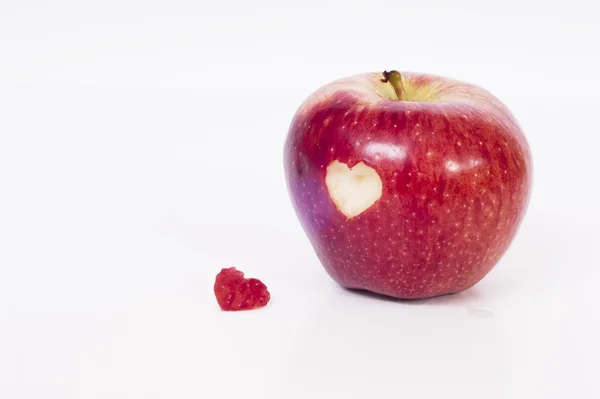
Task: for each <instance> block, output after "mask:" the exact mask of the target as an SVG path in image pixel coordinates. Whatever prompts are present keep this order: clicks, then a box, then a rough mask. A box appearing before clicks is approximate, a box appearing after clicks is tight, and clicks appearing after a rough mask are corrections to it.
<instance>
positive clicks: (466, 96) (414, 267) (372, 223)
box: [284, 72, 532, 299]
mask: <svg viewBox="0 0 600 399" xmlns="http://www.w3.org/2000/svg"><path fill="white" fill-rule="evenodd" d="M402 76H403V79H404V81H405V83H406V84H407V85H411V87H412V88H416V89H418V88H419V87H423V88H425V89H424V90H431V91H432V92H434V93H435V98H436V101H435V102H409V101H397V100H390V99H387V98H385V97H384V96H385V95H388V94H389V92H385V91H386V90H388V89H389V88H388V87H386V86H385V85H383V83H382V82H381V81H380V79H381V74H379V73H371V74H364V75H357V76H353V77H350V78H346V79H342V80H339V81H336V82H333V83H332V84H330V85H327V86H324V87H322V88H321V89H319V90H317V91H316V92H315V93H313V94H312V95H311V96H310V97H309V98H308V99H307V100H306V101H305V102H304V103H303V104H302V105H301V107H300V108H299V109H298V111H297V113H296V115H295V116H294V118H293V121H292V123H291V126H290V129H289V132H288V136H287V140H286V143H285V148H284V166H285V176H286V180H287V184H288V190H289V193H290V198H291V200H292V203H293V206H294V209H295V211H296V213H297V215H298V217H299V220H300V223H301V225H302V227H303V229H304V230H305V232H306V234H307V235H308V238H309V240H310V242H311V244H312V246H313V247H314V249H315V251H316V254H317V256H318V258H319V260H320V261H321V263H322V265H323V266H324V268H325V270H326V271H327V272H328V273H329V275H330V276H331V277H332V278H333V279H334V280H335V281H337V282H338V283H339V284H341V285H342V286H344V287H348V288H355V289H363V290H368V291H372V292H375V293H379V294H383V295H387V296H391V297H396V298H406V299H417V298H428V297H434V296H438V295H444V294H449V293H456V292H460V291H463V290H465V289H467V288H469V287H471V286H473V285H475V284H476V283H477V282H479V281H480V280H481V279H482V278H483V277H484V276H485V275H486V274H487V273H488V272H489V271H490V270H491V269H492V268H493V267H494V266H495V265H496V264H497V262H498V260H499V259H500V258H501V257H502V255H503V254H504V253H505V252H506V250H507V249H508V247H509V245H510V244H511V242H512V240H513V238H514V236H515V233H516V232H517V230H518V228H519V225H520V223H521V221H522V219H523V217H524V215H525V212H526V209H527V205H528V202H529V197H530V191H531V185H532V161H531V154H530V149H529V146H528V144H527V141H526V139H525V136H524V135H523V133H522V131H521V129H520V127H519V125H518V123H517V121H516V120H515V118H514V117H513V115H512V114H511V113H510V111H509V110H508V109H507V108H506V107H505V106H504V105H503V104H502V103H501V102H500V101H499V100H498V99H497V98H495V97H494V96H493V95H492V94H490V93H489V92H487V91H485V90H483V89H481V88H479V87H476V86H474V85H470V84H467V83H464V82H460V81H455V80H451V79H446V78H443V77H438V76H432V75H422V74H414V73H408V72H402ZM334 160H338V161H339V162H343V163H346V164H348V166H350V167H351V166H353V165H355V164H356V163H358V162H363V163H365V164H366V165H368V166H370V167H372V168H374V169H375V170H376V171H377V173H378V174H379V176H380V178H381V179H382V181H383V192H382V196H381V197H380V198H379V200H377V201H376V202H375V203H374V204H373V205H372V206H371V207H370V208H368V209H367V210H365V211H364V212H363V213H361V214H359V215H358V216H355V217H353V218H350V219H349V218H347V217H346V216H344V215H343V214H342V213H341V212H340V211H339V210H338V209H337V208H336V206H335V204H334V203H333V201H332V199H331V198H330V196H329V194H328V190H327V187H326V184H325V175H326V168H327V165H329V164H330V163H331V162H333V161H334Z"/></svg>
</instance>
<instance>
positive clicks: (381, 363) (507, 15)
mask: <svg viewBox="0 0 600 399" xmlns="http://www.w3.org/2000/svg"><path fill="white" fill-rule="evenodd" d="M448 3H453V4H452V5H450V4H448ZM597 7H598V6H597V5H595V2H593V1H592V0H590V1H585V0H573V1H569V2H557V1H524V0H521V1H516V0H514V1H513V0H508V1H499V2H493V3H492V2H489V4H488V2H485V1H477V0H464V1H456V2H445V1H444V2H442V1H439V2H433V1H413V2H406V1H387V2H386V1H371V0H370V1H364V0H363V1H352V0H346V1H339V2H335V3H334V2H325V3H322V4H321V2H318V1H316V0H305V1H295V2H293V3H287V4H286V3H285V2H276V1H265V0H253V1H246V2H242V1H232V0H230V1H226V2H220V3H219V2H214V3H212V4H211V3H208V2H206V1H204V0H199V1H191V0H190V1H187V2H186V1H182V0H179V1H166V0H165V1H156V0H155V1H141V0H138V1H136V0H105V1H98V2H90V1H88V2H83V1H75V0H72V1H53V2H49V1H29V0H2V2H1V3H0V398H3V399H21V398H27V399H54V398H56V399H74V398H82V399H88V398H89V399H92V398H111V399H122V398H123V399H125V398H127V399H137V398H143V399H154V398H169V399H173V398H177V399H187V398H203V399H204V398H207V399H212V398H238V397H240V398H241V397H244V398H262V399H265V398H268V399H271V398H277V399H288V398H290V399H296V398H298V399H300V398H311V399H312V398H349V399H352V398H361V399H363V398H438V397H443V398H463V399H465V398H519V399H520V398H528V399H529V398H544V399H547V398H577V397H579V398H593V397H600V389H599V388H598V384H597V373H598V370H599V369H600V365H599V364H598V358H599V356H600V344H599V342H598V337H599V336H600V312H599V311H598V304H599V303H600V289H599V286H600V272H599V268H600V261H599V259H598V246H599V245H600V241H599V240H600V234H599V232H598V227H599V225H600V217H599V216H600V215H599V211H598V205H597V204H598V201H599V199H598V182H599V181H600V180H599V177H598V172H600V168H599V166H598V158H599V157H598V151H599V144H600V139H599V135H600V124H599V122H598V121H599V119H598V118H599V116H600V115H599V110H598V106H599V105H600V104H599V102H600V101H599V97H598V95H599V93H600V77H599V76H600V75H599V74H598V71H599V70H600V52H599V48H598V41H597V39H595V38H596V37H600V28H599V27H598V20H599V19H600V13H599V10H598V8H597ZM384 69H400V70H412V71H419V72H429V73H436V74H441V75H447V76H451V77H454V78H458V79H462V80H466V81H469V82H472V83H475V84H478V85H481V86H483V87H485V88H487V89H488V90H490V91H492V92H493V93H494V94H496V95H497V96H498V97H500V99H502V101H504V102H505V103H506V104H507V105H508V106H509V107H510V109H511V110H512V111H513V113H514V114H515V116H516V117H517V119H518V120H519V122H520V123H521V125H522V127H523V130H524V131H525V133H526V135H527V137H528V139H529V142H530V144H531V148H532V151H533V156H534V168H535V179H534V190H533V196H532V199H531V203H530V208H529V211H528V214H527V217H526V219H525V221H524V223H523V225H522V228H521V230H520V232H519V234H518V236H517V237H516V240H515V242H514V244H513V246H512V247H511V248H510V250H509V252H508V253H507V254H506V256H505V257H504V258H503V259H502V260H501V262H500V263H499V264H498V265H497V267H496V268H495V269H494V270H493V272H492V273H490V274H489V275H488V276H487V277H486V278H485V279H484V280H483V281H482V282H481V283H480V284H478V285H477V286H476V287H475V288H473V289H471V290H469V291H467V292H464V293H462V294H459V295H454V296H450V297H444V298H438V299H433V300H429V301H420V302H414V303H410V302H409V303H407V302H397V301H387V300H382V299H378V298H373V297H370V296H365V295H359V294H356V293H350V292H347V291H344V290H342V289H341V288H339V287H338V286H337V285H336V284H335V283H334V282H333V281H332V280H331V279H330V278H329V277H328V276H327V275H326V273H325V272H324V271H323V269H322V268H321V266H320V265H319V263H318V261H317V259H316V256H315V255H314V253H313V251H312V248H311V247H310V245H309V243H308V240H307V239H306V237H305V236H304V233H303V232H302V230H301V228H300V226H299V223H298V222H297V220H296V217H295V215H294V213H293V211H292V208H291V205H290V202H289V200H288V197H287V192H286V189H285V184H284V178H283V171H282V145H283V141H284V138H285V135H286V133H287V129H288V126H289V123H290V121H291V118H292V115H293V113H294V112H295V110H296V108H297V107H298V106H299V104H300V102H301V101H302V100H303V99H304V98H305V97H306V96H308V95H309V94H310V92H312V91H313V90H314V89H316V88H317V87H319V86H320V85H322V84H325V83H327V82H329V81H331V80H333V79H337V78H340V77H343V76H347V75H351V74H355V73H362V72H366V71H381V70H384ZM232 265H235V266H237V267H239V268H240V269H241V270H243V271H245V272H246V273H247V274H248V275H250V276H254V277H259V278H261V279H262V280H263V281H264V282H265V283H266V284H267V285H268V286H269V288H270V291H271V294H272V301H271V303H270V304H269V305H268V307H267V308H264V309H261V310H259V311H254V312H245V313H225V312H221V311H220V310H219V308H218V306H217V304H216V302H215V300H214V296H213V293H212V284H213V282H214V276H215V274H216V273H217V272H218V271H219V270H220V268H222V267H228V266H232Z"/></svg>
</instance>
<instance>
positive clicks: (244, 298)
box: [214, 267, 271, 311]
mask: <svg viewBox="0 0 600 399" xmlns="http://www.w3.org/2000/svg"><path fill="white" fill-rule="evenodd" d="M214 292H215V297H216V298H217V303H218V304H219V306H220V307H221V309H222V310H225V311H240V310H251V309H257V308H262V307H264V306H266V305H267V304H268V303H269V300H270V299H271V294H270V293H269V290H268V289H267V286H266V285H265V284H264V283H263V282H262V281H260V280H258V279H255V278H245V277H244V273H243V272H241V271H239V270H237V269H236V268H235V267H229V268H224V269H222V270H221V271H220V272H219V274H217V277H216V279H215V285H214Z"/></svg>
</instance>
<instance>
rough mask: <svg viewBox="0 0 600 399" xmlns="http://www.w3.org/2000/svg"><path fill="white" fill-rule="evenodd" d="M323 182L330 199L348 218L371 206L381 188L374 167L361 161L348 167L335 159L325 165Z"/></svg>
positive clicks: (379, 179)
mask: <svg viewBox="0 0 600 399" xmlns="http://www.w3.org/2000/svg"><path fill="white" fill-rule="evenodd" d="M325 184H326V185H327V191H328V192H329V196H330V197H331V200H332V201H333V203H334V204H335V206H336V207H337V208H338V210H339V211H340V212H342V213H343V214H344V216H346V217H347V218H348V219H350V218H353V217H355V216H358V215H360V214H361V213H363V212H364V211H366V210H367V209H368V208H369V207H371V206H372V205H373V204H374V203H375V202H376V201H377V200H378V199H379V198H380V197H381V193H382V188H383V184H382V182H381V178H380V177H379V174H377V172H376V171H375V169H373V168H371V167H370V166H368V165H365V164H364V163H362V162H359V163H357V164H356V165H354V166H353V167H352V168H349V167H348V165H346V164H345V163H342V162H339V161H337V160H336V161H333V162H332V163H330V164H329V166H327V175H326V176H325Z"/></svg>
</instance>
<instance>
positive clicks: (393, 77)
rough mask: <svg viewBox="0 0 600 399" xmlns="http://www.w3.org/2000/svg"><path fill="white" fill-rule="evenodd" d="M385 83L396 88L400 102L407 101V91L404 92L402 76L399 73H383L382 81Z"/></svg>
mask: <svg viewBox="0 0 600 399" xmlns="http://www.w3.org/2000/svg"><path fill="white" fill-rule="evenodd" d="M381 81H382V82H383V83H389V84H391V85H392V87H393V88H394V91H395V92H396V97H398V100H400V101H404V100H406V91H405V90H404V84H403V83H402V75H400V72H398V71H390V72H388V71H383V79H381Z"/></svg>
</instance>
